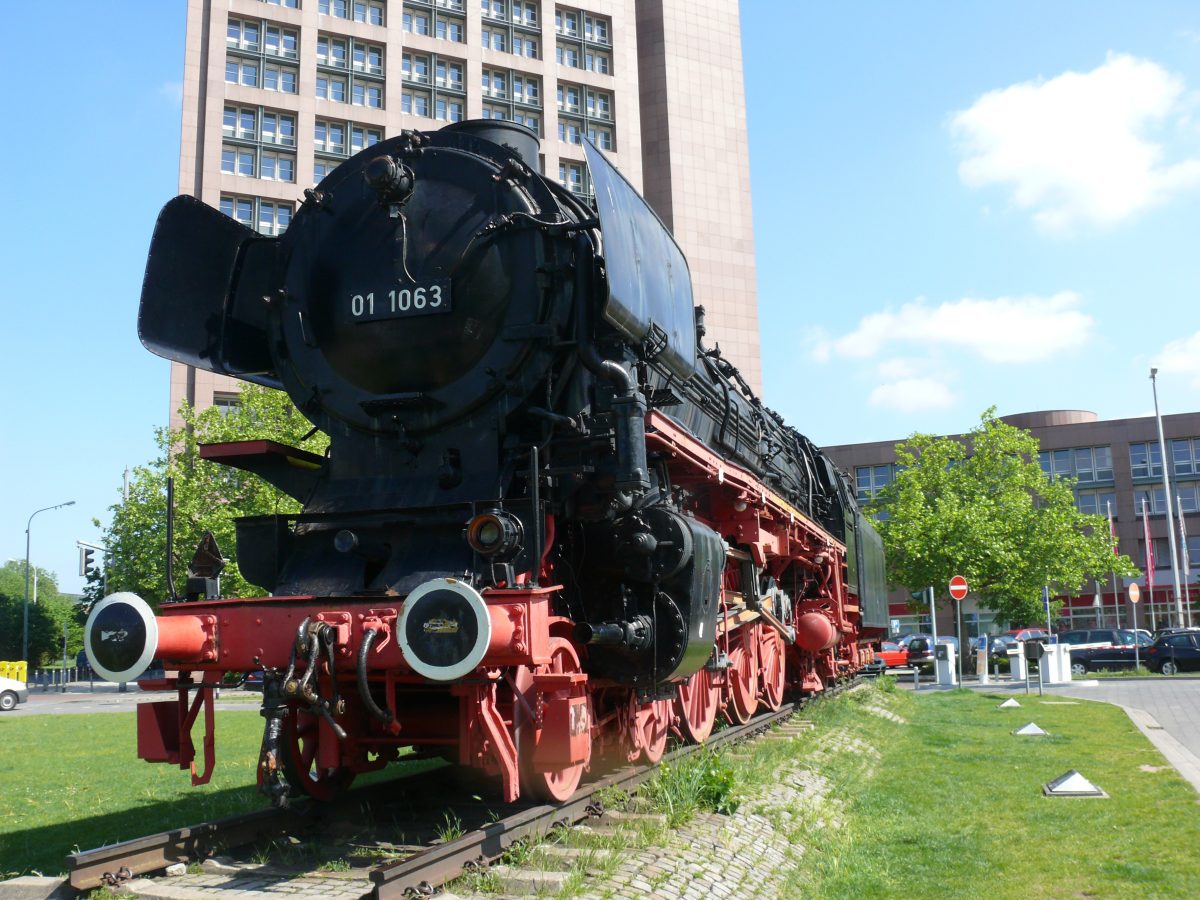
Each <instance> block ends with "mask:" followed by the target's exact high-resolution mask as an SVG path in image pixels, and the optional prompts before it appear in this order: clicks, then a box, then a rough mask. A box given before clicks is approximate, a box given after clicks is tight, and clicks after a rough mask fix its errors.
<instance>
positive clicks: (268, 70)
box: [263, 63, 297, 94]
mask: <svg viewBox="0 0 1200 900" xmlns="http://www.w3.org/2000/svg"><path fill="white" fill-rule="evenodd" d="M296 82H297V76H296V70H295V69H293V68H292V67H291V66H276V65H272V64H271V63H267V65H265V66H263V88H265V89H266V90H268V91H280V92H281V93H284V94H294V93H296Z"/></svg>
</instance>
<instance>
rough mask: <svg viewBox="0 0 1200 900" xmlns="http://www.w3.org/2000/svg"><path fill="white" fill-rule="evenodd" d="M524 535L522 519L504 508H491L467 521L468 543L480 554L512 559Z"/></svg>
mask: <svg viewBox="0 0 1200 900" xmlns="http://www.w3.org/2000/svg"><path fill="white" fill-rule="evenodd" d="M523 537H524V528H522V527H521V520H520V519H518V518H517V517H516V516H514V515H513V514H512V513H510V512H506V511H505V510H503V509H489V510H488V511H487V512H482V513H480V514H479V515H477V516H475V518H473V519H472V520H471V521H470V522H468V523H467V543H468V544H470V545H471V549H472V550H474V551H475V552H476V553H478V554H479V555H480V556H487V557H496V558H499V559H500V560H502V561H503V560H509V559H512V558H513V557H514V556H516V555H517V553H519V552H520V550H521V539H522V538H523Z"/></svg>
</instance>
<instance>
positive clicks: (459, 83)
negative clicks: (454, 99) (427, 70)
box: [434, 59, 463, 91]
mask: <svg viewBox="0 0 1200 900" xmlns="http://www.w3.org/2000/svg"><path fill="white" fill-rule="evenodd" d="M434 72H435V83H436V84H437V86H438V87H440V88H449V89H450V90H453V91H461V90H462V89H463V64H462V63H461V62H453V61H451V60H447V59H439V60H438V61H437V63H436V65H435V68H434Z"/></svg>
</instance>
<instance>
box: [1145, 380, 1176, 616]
mask: <svg viewBox="0 0 1200 900" xmlns="http://www.w3.org/2000/svg"><path fill="white" fill-rule="evenodd" d="M1157 375H1158V369H1151V370H1150V389H1151V390H1152V391H1153V392H1154V419H1155V421H1156V422H1158V449H1159V453H1160V455H1161V456H1162V467H1163V493H1164V494H1166V497H1165V499H1166V501H1167V545H1168V546H1169V547H1170V548H1171V577H1172V578H1173V580H1174V586H1175V621H1176V624H1179V625H1182V624H1183V600H1182V599H1181V598H1180V595H1181V594H1182V591H1180V589H1179V553H1178V551H1176V549H1175V516H1174V515H1173V514H1172V512H1171V477H1170V475H1169V474H1168V473H1169V472H1170V471H1171V457H1170V456H1169V455H1168V453H1167V442H1166V440H1164V439H1163V427H1162V416H1160V415H1159V414H1158V379H1157Z"/></svg>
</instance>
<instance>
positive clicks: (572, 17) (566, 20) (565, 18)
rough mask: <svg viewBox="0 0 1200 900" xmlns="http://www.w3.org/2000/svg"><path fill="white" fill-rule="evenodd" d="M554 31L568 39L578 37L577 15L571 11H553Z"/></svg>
mask: <svg viewBox="0 0 1200 900" xmlns="http://www.w3.org/2000/svg"><path fill="white" fill-rule="evenodd" d="M554 30H555V31H557V32H558V33H559V34H565V35H567V36H568V37H579V13H577V12H575V11H574V10H573V9H557V8H556V9H555V10H554Z"/></svg>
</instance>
